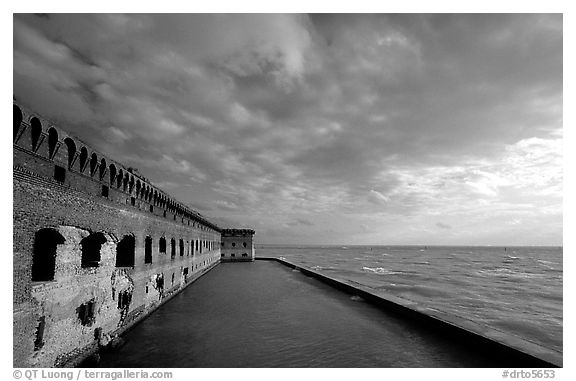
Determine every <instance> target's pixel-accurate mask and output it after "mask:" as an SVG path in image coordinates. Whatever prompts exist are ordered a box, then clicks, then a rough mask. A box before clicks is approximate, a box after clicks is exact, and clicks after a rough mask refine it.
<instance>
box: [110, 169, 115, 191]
mask: <svg viewBox="0 0 576 381" xmlns="http://www.w3.org/2000/svg"><path fill="white" fill-rule="evenodd" d="M115 178H116V166H115V165H114V164H110V186H111V187H113V186H114V179H115Z"/></svg>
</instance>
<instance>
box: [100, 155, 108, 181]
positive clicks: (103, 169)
mask: <svg viewBox="0 0 576 381" xmlns="http://www.w3.org/2000/svg"><path fill="white" fill-rule="evenodd" d="M106 168H107V167H106V160H105V159H104V158H102V160H100V168H99V171H100V181H102V180H104V175H105V174H106Z"/></svg>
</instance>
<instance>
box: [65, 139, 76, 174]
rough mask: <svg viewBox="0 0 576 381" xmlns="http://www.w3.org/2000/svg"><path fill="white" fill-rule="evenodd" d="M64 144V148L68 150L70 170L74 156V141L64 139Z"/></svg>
mask: <svg viewBox="0 0 576 381" xmlns="http://www.w3.org/2000/svg"><path fill="white" fill-rule="evenodd" d="M64 144H66V148H67V149H68V168H72V164H73V163H74V156H75V155H76V144H75V143H74V140H72V139H70V138H66V139H64Z"/></svg>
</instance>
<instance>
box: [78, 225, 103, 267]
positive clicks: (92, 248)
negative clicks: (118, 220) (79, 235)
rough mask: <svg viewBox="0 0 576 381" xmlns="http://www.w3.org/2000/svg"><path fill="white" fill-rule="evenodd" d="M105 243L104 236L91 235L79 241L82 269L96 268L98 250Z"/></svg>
mask: <svg viewBox="0 0 576 381" xmlns="http://www.w3.org/2000/svg"><path fill="white" fill-rule="evenodd" d="M105 242H106V237H104V234H102V233H100V232H98V233H92V234H90V235H89V236H88V237H86V238H84V239H83V240H82V241H80V246H82V267H84V268H86V267H98V265H99V264H100V249H101V248H102V244H104V243H105Z"/></svg>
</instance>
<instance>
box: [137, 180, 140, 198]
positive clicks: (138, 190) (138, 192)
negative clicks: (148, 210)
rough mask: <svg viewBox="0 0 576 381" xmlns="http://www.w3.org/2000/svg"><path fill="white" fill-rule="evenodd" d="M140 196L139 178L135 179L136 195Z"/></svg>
mask: <svg viewBox="0 0 576 381" xmlns="http://www.w3.org/2000/svg"><path fill="white" fill-rule="evenodd" d="M139 196H140V180H136V197H139Z"/></svg>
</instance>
